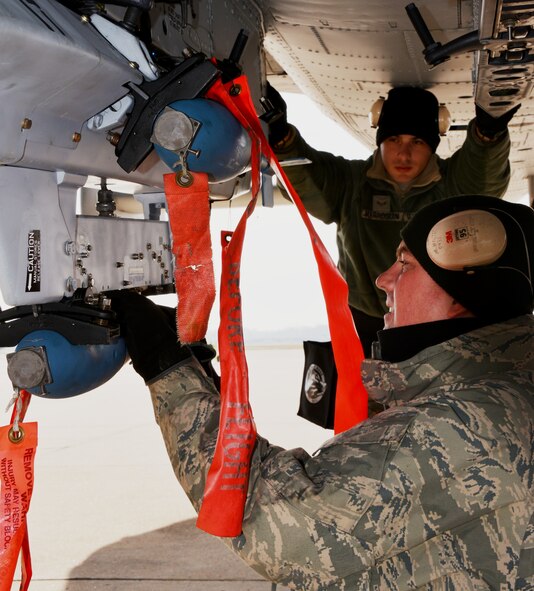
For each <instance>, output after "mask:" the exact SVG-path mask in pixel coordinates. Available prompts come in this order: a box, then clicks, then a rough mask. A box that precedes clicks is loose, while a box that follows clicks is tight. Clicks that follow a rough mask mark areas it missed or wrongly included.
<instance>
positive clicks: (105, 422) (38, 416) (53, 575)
mask: <svg viewBox="0 0 534 591" xmlns="http://www.w3.org/2000/svg"><path fill="white" fill-rule="evenodd" d="M303 360H304V356H303V353H302V345H297V346H285V347H256V348H255V347H249V348H248V349H247V361H248V367H249V375H250V391H251V403H252V407H253V410H254V416H255V421H256V425H257V428H258V432H259V433H260V434H262V435H263V436H265V437H267V438H268V439H269V440H270V441H272V442H273V443H276V444H278V445H282V446H284V447H304V448H305V449H306V450H307V451H309V452H310V453H312V452H313V451H314V450H315V449H316V448H317V447H318V446H319V445H320V444H321V443H322V442H323V441H325V440H326V439H328V438H329V437H331V435H332V432H331V431H326V430H324V429H321V428H319V427H316V426H314V425H312V424H311V423H307V422H306V421H304V420H303V419H301V418H300V417H297V416H296V411H297V408H298V397H299V392H300V386H301V381H302V367H303ZM1 363H2V364H3V365H1V366H0V386H1V387H2V390H1V392H2V393H3V394H2V395H3V398H4V400H5V403H7V401H8V400H9V399H10V397H11V384H10V382H9V380H8V378H7V373H6V371H5V358H4V357H3V356H2V360H1ZM0 403H1V402H0ZM9 416H10V415H9V414H8V413H5V414H4V416H3V417H2V421H1V424H7V422H8V420H9ZM26 420H27V421H37V422H38V425H39V444H38V448H37V453H36V458H35V486H34V492H33V497H32V501H31V506H30V510H29V513H28V529H29V538H30V548H31V554H32V565H33V577H32V582H31V584H30V591H126V590H128V591H171V590H172V591H272V589H273V586H272V584H271V583H270V582H269V581H265V580H264V579H261V578H260V577H259V575H257V574H256V573H255V572H254V571H253V570H252V569H250V568H249V567H248V566H247V565H245V564H244V563H243V562H242V561H241V560H240V559H239V558H237V557H236V556H235V555H234V554H233V553H232V552H231V551H230V550H229V549H228V548H227V547H226V546H225V545H224V544H223V543H222V542H221V541H220V540H219V539H217V538H214V537H212V536H210V535H208V534H206V533H204V532H202V531H200V530H198V529H197V528H196V527H195V513H194V511H193V509H192V507H191V504H190V503H189V500H188V499H187V498H186V496H185V494H184V493H183V492H182V490H181V488H180V486H179V484H178V483H177V481H176V480H175V477H174V473H173V471H172V468H171V465H170V462H169V459H168V457H167V453H166V451H165V448H164V445H163V440H162V438H161V435H160V432H159V428H158V427H157V425H156V423H155V420H154V415H153V410H152V406H151V403H150V397H149V394H148V390H147V388H146V387H145V385H144V383H143V381H142V380H141V378H139V376H137V374H135V372H134V371H133V369H132V368H131V366H126V367H124V368H123V369H122V370H121V371H120V372H119V373H118V374H117V375H116V376H115V377H114V378H113V379H112V380H110V381H109V382H108V383H107V384H105V385H104V386H101V387H100V388H98V389H96V390H94V391H92V392H88V393H86V394H83V395H81V396H78V397H75V398H69V399H62V400H47V399H42V398H38V397H35V396H34V397H33V398H32V400H31V403H30V406H29V409H28V412H27V415H26ZM19 580H20V569H19V568H18V567H17V571H16V577H15V580H14V582H13V585H12V591H18V589H19ZM277 591H285V588H282V587H280V586H278V587H277Z"/></svg>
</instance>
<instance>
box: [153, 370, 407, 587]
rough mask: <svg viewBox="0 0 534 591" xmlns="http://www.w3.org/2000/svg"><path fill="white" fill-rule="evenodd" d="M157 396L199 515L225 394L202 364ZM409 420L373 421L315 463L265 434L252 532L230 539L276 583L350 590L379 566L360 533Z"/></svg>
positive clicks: (179, 374) (257, 461) (256, 458)
mask: <svg viewBox="0 0 534 591" xmlns="http://www.w3.org/2000/svg"><path fill="white" fill-rule="evenodd" d="M150 390H151V395H152V400H153V404H154V410H155V414H156V419H157V421H158V423H159V426H160V428H161V431H162V434H163V437H164V440H165V444H166V446H167V451H168V454H169V456H170V459H171V462H172V465H173V468H174V471H175V473H176V476H177V478H178V480H179V481H180V483H181V485H182V487H183V488H184V490H185V492H186V494H187V495H188V496H189V498H190V499H191V501H192V503H193V505H194V507H195V508H196V509H197V510H198V508H199V506H200V501H201V498H202V494H203V490H204V484H205V479H206V475H207V472H208V469H209V465H210V462H211V459H212V457H213V453H214V449H215V443H216V439H217V428H218V416H219V396H218V393H217V392H216V390H215V388H214V387H213V385H212V384H211V382H210V381H209V380H208V378H207V377H206V376H205V374H204V373H203V371H202V369H201V368H200V367H199V366H198V365H197V364H196V363H195V362H187V363H184V364H181V365H180V366H178V367H176V368H175V369H174V370H173V371H172V372H170V373H168V374H167V375H166V376H164V377H163V378H162V379H161V380H159V381H157V382H156V383H154V384H152V385H151V386H150ZM402 416H403V418H402V419H401V420H399V417H398V416H396V415H394V417H395V418H391V417H390V419H388V418H387V417H385V416H384V417H383V418H382V420H381V421H376V422H368V423H367V426H366V427H361V428H360V429H358V432H357V434H354V433H353V434H352V435H351V437H344V436H343V435H342V436H338V437H336V438H335V439H334V440H332V443H330V444H326V445H325V446H323V447H322V448H321V449H320V450H319V452H317V454H316V455H315V456H314V457H311V456H310V455H309V454H308V453H307V452H305V451H304V450H302V449H299V448H298V449H293V450H284V449H282V448H280V447H276V446H273V445H270V444H269V442H268V441H267V440H265V439H264V438H262V437H258V440H257V444H256V448H255V451H254V454H253V457H252V462H251V472H250V481H249V491H248V497H247V505H246V507H245V515H244V522H243V533H242V534H241V535H240V536H238V537H236V538H233V539H231V540H226V542H227V543H228V544H230V545H231V546H233V549H234V550H235V551H236V552H237V553H238V554H239V555H240V556H241V558H242V559H244V560H245V562H247V563H248V564H249V565H250V566H251V567H252V568H254V569H255V570H256V571H257V572H259V573H260V574H262V575H263V576H265V577H266V578H268V579H270V580H273V581H277V582H280V583H282V584H285V585H288V586H293V587H294V586H297V587H298V588H307V589H323V588H325V589H326V586H328V585H334V586H336V588H339V589H342V588H344V587H343V586H341V581H342V579H343V578H344V577H345V576H346V575H347V574H348V573H350V572H355V571H356V572H359V571H362V570H365V569H366V565H367V564H368V563H369V561H371V560H372V549H370V548H368V547H366V544H365V543H364V542H362V541H361V540H358V539H357V538H355V537H354V536H353V535H352V531H353V529H354V528H355V526H356V524H357V523H358V522H359V521H360V519H362V517H363V516H364V515H365V514H366V511H367V510H368V508H369V506H370V504H371V502H372V500H373V499H374V498H375V497H376V495H377V493H378V491H379V489H380V482H381V479H382V475H383V471H384V469H385V466H386V465H387V462H388V460H389V459H390V456H391V454H392V452H393V450H394V449H395V448H396V447H397V444H398V441H399V440H400V438H401V436H402V434H403V433H404V432H405V430H406V428H407V425H408V423H409V422H410V420H411V416H410V414H409V413H403V414H402ZM369 443H373V444H376V445H369ZM373 535H374V534H373ZM337 585H339V586H337ZM323 586H324V587H323Z"/></svg>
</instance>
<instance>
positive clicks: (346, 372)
mask: <svg viewBox="0 0 534 591" xmlns="http://www.w3.org/2000/svg"><path fill="white" fill-rule="evenodd" d="M206 96H207V97H208V98H211V99H213V100H216V101H218V102H220V103H222V104H223V105H225V106H226V107H227V108H228V110H229V111H230V112H231V113H232V114H233V115H234V116H235V117H236V119H237V120H238V121H239V122H240V123H241V125H242V126H243V127H244V128H245V129H246V130H247V131H248V132H249V134H250V137H251V140H252V154H251V164H252V194H253V198H252V200H251V202H250V203H249V206H248V207H247V209H246V211H245V214H244V215H243V217H242V218H241V220H240V222H239V224H238V226H237V229H236V231H235V232H234V234H233V235H232V234H231V233H227V234H225V235H224V237H223V271H222V278H221V324H220V327H219V354H220V359H221V416H220V419H219V435H218V439H217V445H216V449H215V455H214V459H213V461H212V464H211V466H210V470H209V473H208V476H207V481H206V488H205V491H204V497H203V501H202V506H201V509H200V512H199V516H198V519H197V526H198V527H199V528H201V529H203V530H205V531H207V532H208V533H211V534H213V535H217V536H237V535H239V534H240V533H241V528H242V519H243V513H244V505H245V501H246V493H247V484H248V478H249V471H250V465H249V464H250V457H251V454H252V451H253V446H254V442H255V438H256V428H255V425H254V420H253V416H252V411H251V408H250V404H249V399H248V370H247V364H246V357H245V349H244V340H243V328H242V317H241V295H240V292H239V275H240V262H241V251H242V243H243V239H244V233H245V229H246V220H247V219H248V217H249V216H250V215H251V213H252V211H253V210H254V207H255V205H256V199H257V194H258V190H259V186H260V182H259V179H260V175H259V171H260V156H261V153H262V152H263V153H264V154H265V155H266V157H267V158H268V160H269V163H270V165H271V167H272V168H273V170H274V171H275V172H276V173H277V175H278V176H279V178H281V179H282V181H283V182H284V185H285V186H286V188H287V190H288V192H289V194H290V195H291V197H292V199H293V200H294V202H295V204H296V205H297V208H298V210H299V212H300V214H301V217H302V219H303V221H304V223H305V225H306V227H307V228H308V232H309V234H310V238H311V241H312V246H313V251H314V254H315V258H316V261H317V265H318V268H319V275H320V279H321V285H322V288H323V293H324V296H325V301H326V307H327V314H328V320H329V327H330V334H331V336H332V346H333V350H334V357H335V360H336V366H337V368H338V374H339V375H338V387H337V396H336V398H337V401H336V415H335V423H336V425H335V427H336V432H340V431H343V430H345V429H348V428H349V427H352V426H353V425H354V424H356V423H358V422H360V421H361V420H363V419H365V418H366V417H367V393H366V392H365V389H364V388H363V384H362V383H361V377H360V371H359V366H360V362H361V360H362V359H363V350H362V346H361V343H360V341H359V339H358V335H357V333H356V329H355V327H354V322H353V320H352V316H351V314H350V310H349V307H348V287H347V284H346V282H345V280H344V279H343V278H342V277H341V275H340V274H339V271H338V270H337V268H336V266H335V265H334V263H333V261H332V259H331V257H330V255H329V254H328V251H327V250H326V248H325V247H324V245H323V243H322V242H321V239H320V238H319V236H318V235H317V233H316V231H315V229H314V227H313V225H312V223H311V222H310V220H309V217H308V215H307V213H306V210H305V209H304V206H303V205H302V202H301V201H300V198H299V196H298V195H297V193H296V191H295V190H294V189H293V187H292V186H291V183H290V182H289V180H288V178H287V176H286V175H285V173H284V171H283V170H282V169H281V167H280V165H279V164H278V160H277V159H276V156H275V155H274V154H273V152H272V150H271V148H270V146H269V144H268V142H267V139H266V138H265V135H264V134H263V131H262V129H261V124H260V122H259V120H258V118H257V115H256V112H255V109H254V105H253V103H252V99H251V96H250V91H249V88H248V83H247V80H246V78H245V77H244V76H241V77H239V78H237V79H235V80H234V81H232V82H230V83H228V84H226V85H223V84H222V82H221V81H220V80H218V81H216V82H215V84H213V85H212V86H211V87H210V89H209V90H208V92H207V94H206ZM260 148H261V151H260ZM228 238H231V239H230V241H229V242H228V241H227V240H228Z"/></svg>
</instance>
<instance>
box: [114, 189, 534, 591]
mask: <svg viewBox="0 0 534 591" xmlns="http://www.w3.org/2000/svg"><path fill="white" fill-rule="evenodd" d="M466 199H467V198H465V197H463V198H455V199H451V200H449V202H448V203H447V204H445V205H439V206H436V205H433V206H429V208H426V210H428V211H430V212H431V213H432V212H434V213H435V211H436V209H437V207H439V208H442V209H443V208H444V209H445V212H446V211H447V208H451V211H455V209H454V207H456V206H458V207H459V205H458V204H460V205H461V207H460V209H463V210H470V208H472V207H476V208H479V209H484V207H485V208H486V210H487V211H494V212H497V209H498V210H499V212H498V213H499V216H500V219H501V220H502V221H503V223H504V224H505V226H506V228H505V230H506V232H507V243H506V246H505V248H504V251H502V249H501V250H499V252H497V254H496V255H495V257H496V258H495V257H493V258H494V259H495V260H494V261H493V262H488V261H486V263H485V264H484V265H483V267H481V268H480V269H479V268H478V267H469V269H467V270H465V269H462V270H459V271H451V270H448V267H446V266H445V267H443V268H441V269H434V268H433V266H432V265H434V263H433V262H428V261H426V260H425V258H424V256H423V254H421V252H420V249H421V248H423V247H424V244H425V240H426V236H427V234H428V231H427V230H425V227H426V226H429V227H431V226H432V225H433V224H434V221H433V220H432V219H431V218H429V217H428V216H427V214H426V213H425V210H423V211H422V212H420V213H419V214H417V219H414V222H413V223H412V224H417V225H416V226H415V228H416V229H417V230H418V232H415V233H414V232H413V228H414V226H413V225H412V224H409V225H408V226H407V228H406V229H405V230H406V231H405V232H404V233H403V238H404V241H403V242H402V243H401V245H402V244H406V245H407V247H408V249H409V253H408V254H402V255H400V254H398V260H397V261H396V262H395V263H394V265H393V266H392V267H391V268H390V269H389V270H388V271H387V272H385V273H383V274H382V275H381V276H380V277H379V278H378V279H377V283H378V284H379V285H380V286H381V288H382V289H384V290H385V291H386V293H387V298H388V302H389V303H388V305H389V306H390V312H389V313H388V315H386V327H387V329H386V330H385V331H383V333H384V335H388V334H389V335H397V338H399V339H401V341H400V344H399V343H397V345H396V346H397V348H400V349H402V348H404V347H405V345H406V346H407V347H408V348H410V347H412V346H413V343H410V342H409V340H410V339H411V340H412V341H413V340H417V339H420V340H421V343H423V342H424V344H420V346H419V349H418V350H416V351H415V352H414V353H413V352H410V357H409V358H406V357H404V358H402V359H400V360H393V361H392V360H391V359H389V360H386V359H388V357H390V356H391V354H389V353H387V351H385V352H384V354H383V355H382V358H381V359H376V360H365V361H364V362H363V366H362V377H363V381H364V385H365V387H366V389H367V391H368V393H369V396H370V398H371V399H372V400H373V401H375V402H376V403H379V404H382V405H384V409H385V410H383V411H382V412H380V413H379V414H377V415H375V416H373V417H372V418H370V419H368V420H366V421H364V422H362V423H360V424H359V425H356V426H355V427H353V428H352V429H349V430H348V431H346V432H344V433H342V434H340V435H337V436H336V437H334V438H332V439H331V440H330V441H328V442H326V443H325V444H324V445H323V446H322V447H321V448H320V449H319V450H318V451H317V452H316V453H315V454H313V455H312V456H310V455H309V454H308V453H306V452H305V451H304V450H302V449H292V450H285V449H282V448H280V447H277V446H274V445H271V444H270V443H269V442H268V441H267V440H265V439H264V438H262V437H258V439H257V442H256V446H255V449H254V453H253V456H252V460H251V466H250V478H249V486H248V495H247V500H246V506H245V514H244V519H243V530H242V533H241V535H239V536H237V537H235V538H232V539H226V543H227V544H228V545H229V546H231V547H232V549H233V550H234V551H235V552H236V553H237V554H238V555H239V556H240V557H241V558H242V559H243V560H244V561H245V562H246V563H247V564H249V565H250V566H251V567H252V568H254V569H255V570H256V571H257V572H258V573H260V574H261V575H263V576H264V577H266V578H267V579H269V580H271V581H276V582H278V583H281V584H283V585H285V586H288V587H290V588H292V589H298V590H301V591H305V590H306V591H308V590H309V591H334V590H335V591H349V590H350V591H364V590H365V591H384V590H389V591H401V590H403V591H404V590H425V591H453V590H454V591H475V590H476V591H482V590H485V591H488V590H491V591H504V590H506V591H519V590H521V591H523V590H532V589H534V495H533V494H532V490H533V481H534V467H533V458H532V456H533V450H534V317H533V316H532V313H531V312H532V306H533V295H532V266H533V264H534V212H533V211H532V210H530V209H529V208H527V207H526V206H519V205H515V204H509V203H506V202H502V201H501V200H498V199H495V198H474V199H471V201H466ZM488 200H489V201H488ZM492 202H496V203H499V204H501V205H498V206H495V208H497V209H495V208H494V206H493V205H492ZM442 203H445V202H442ZM449 203H450V205H449ZM518 208H519V209H518ZM501 210H502V211H501ZM518 212H519V214H520V215H519V216H518V215H517V214H518ZM449 213H450V212H449ZM438 214H439V215H438V217H437V218H436V219H440V217H443V215H442V214H441V213H440V211H438ZM501 214H502V215H501ZM514 216H515V217H514ZM447 219H448V218H447ZM410 228H411V229H410ZM419 233H421V234H422V239H419V238H418V234H419ZM477 236H478V234H477ZM477 248H478V246H477ZM415 253H417V258H416V257H415ZM405 256H406V259H405V260H404V258H401V257H405ZM515 260H517V261H518V262H517V263H515V262H514V261H515ZM420 261H423V262H420ZM455 262H457V261H455ZM443 264H444V265H446V263H443ZM443 269H446V270H445V271H444V270H443ZM487 272H489V273H490V275H491V276H492V277H493V276H496V277H498V278H499V279H500V281H499V282H498V283H497V284H496V285H495V286H494V288H493V290H492V292H491V294H487V295H486V296H484V294H483V293H481V292H480V289H481V286H482V288H484V286H486V283H485V279H484V278H485V277H486V276H487ZM443 273H444V275H443V277H442V275H440V274H443ZM479 273H480V276H479ZM425 274H426V276H427V280H431V281H436V280H439V282H440V283H439V284H438V283H436V285H437V287H438V289H440V290H441V292H440V294H441V295H440V294H438V293H437V292H436V295H435V297H434V300H433V301H429V306H428V308H429V309H431V308H433V307H434V306H435V304H436V301H442V302H446V303H447V305H450V306H451V309H459V307H461V306H465V304H464V303H463V302H464V301H465V302H469V305H470V306H471V307H472V309H473V311H472V312H469V315H468V317H459V318H455V319H448V318H444V319H443V320H440V319H439V317H438V318H437V319H436V320H434V321H429V322H421V323H420V324H417V323H414V324H413V325H410V323H409V322H407V321H405V320H403V319H402V316H403V314H408V315H410V314H420V315H421V314H422V315H424V314H427V313H428V311H427V310H426V309H422V310H419V309H416V310H415V311H413V310H410V309H409V308H407V309H404V308H403V306H402V303H401V300H402V299H403V298H404V299H406V298H408V299H409V296H410V294H409V293H407V290H405V293H404V294H403V293H402V289H403V288H402V282H405V281H407V282H409V281H410V277H409V276H410V275H412V276H413V277H415V278H416V279H417V278H418V277H419V278H421V277H423V276H424V275H425ZM504 279H506V280H504ZM395 281H400V283H397V284H396V285H393V284H394V283H395ZM463 281H468V282H469V283H468V285H469V286H470V290H469V293H468V294H464V293H463V292H464V287H463V286H462V282H463ZM404 285H406V283H404ZM442 286H443V287H442ZM424 289H425V288H424V287H421V290H424ZM477 290H478V291H479V293H478V295H479V296H480V297H481V299H482V300H483V301H484V302H486V301H492V298H500V300H501V303H502V304H503V307H501V308H500V309H499V310H498V311H493V310H491V311H490V312H489V313H490V314H494V315H495V317H496V318H499V320H498V321H496V322H494V321H492V320H491V318H488V317H486V314H487V310H486V308H485V307H484V305H483V304H481V305H480V306H479V305H478V304H477V301H476V300H473V299H472V298H473V292H477ZM482 291H484V290H483V289H482ZM450 292H452V294H451V293H450ZM130 295H131V294H130ZM415 295H416V296H417V294H415ZM137 298H138V299H139V300H141V301H142V303H141V304H138V302H137V300H135V298H131V297H125V296H124V295H123V294H122V292H120V294H119V295H118V296H117V298H116V299H115V300H112V303H113V305H114V309H115V310H116V311H117V314H118V315H119V319H120V321H121V327H123V328H124V334H125V338H126V343H127V345H128V350H129V352H130V355H131V356H132V361H133V364H134V368H135V369H136V370H137V371H138V372H139V373H140V374H141V375H142V376H143V377H144V379H145V381H146V383H147V384H148V385H149V388H150V392H151V396H152V400H153V405H154V410H155V416H156V420H157V421H158V423H159V425H160V428H161V431H162V434H163V437H164V440H165V444H166V446H167V451H168V454H169V457H170V459H171V462H172V465H173V467H174V470H175V473H176V476H177V478H178V480H179V481H180V483H181V485H182V487H183V488H184V490H185V491H186V493H187V495H188V496H189V498H190V499H191V501H192V503H193V505H194V507H195V508H196V509H197V510H198V509H199V508H200V504H201V501H202V496H203V493H204V488H205V484H206V477H207V473H208V470H209V467H210V463H211V461H212V458H213V455H214V451H215V445H216V440H217V435H218V428H219V413H220V398H219V394H218V391H217V388H216V387H215V385H214V382H213V381H212V380H211V379H210V378H208V377H207V375H206V373H205V370H204V368H203V366H202V365H201V364H200V363H199V361H197V359H196V358H195V357H193V356H191V350H189V349H188V348H186V347H181V346H176V334H175V333H172V331H170V330H167V328H166V322H167V321H166V320H165V319H163V317H162V316H161V317H158V314H159V311H158V310H157V308H158V306H156V305H155V304H153V303H152V302H149V301H148V300H146V299H145V298H142V297H141V296H137ZM451 300H452V301H451ZM136 308H138V309H137V310H136ZM463 309H464V310H465V307H464V308H463ZM467 311H469V310H467ZM439 313H441V312H439ZM507 315H508V316H510V315H511V316H510V317H509V318H507V319H505V318H504V317H506V316H507ZM514 315H515V316H514ZM158 318H159V319H158ZM147 326H149V327H150V329H149V331H148V332H144V331H145V328H146V327H147ZM473 326H474V327H475V328H474V329H473V330H471V329H472V328H473ZM450 327H452V330H453V336H451V337H450V338H444V339H443V338H441V337H440V334H442V333H441V331H442V330H444V329H446V330H450ZM468 327H469V328H468ZM165 333H169V334H168V336H165ZM443 334H444V333H443ZM404 337H405V338H407V341H406V342H404V341H402V338H404ZM429 339H430V341H429ZM393 341H394V342H395V339H393ZM381 342H382V344H383V345H384V349H387V347H385V345H386V344H387V341H386V339H384V340H383V341H381ZM158 351H159V352H160V353H157V352H158ZM412 353H413V354H412Z"/></svg>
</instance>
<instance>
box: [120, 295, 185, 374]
mask: <svg viewBox="0 0 534 591" xmlns="http://www.w3.org/2000/svg"><path fill="white" fill-rule="evenodd" d="M108 297H109V298H111V309H112V310H113V311H114V312H115V314H116V315H117V320H118V322H119V324H120V328H121V336H123V337H124V340H125V341H126V348H127V349H128V354H129V355H130V359H131V360H132V364H133V366H134V369H135V371H136V372H137V373H138V374H139V375H140V376H141V377H142V378H143V379H144V380H145V382H146V383H148V382H150V381H152V380H154V378H156V377H158V376H159V375H160V374H161V373H163V372H164V371H165V370H167V369H169V368H170V367H172V366H173V365H176V364H177V363H179V362H180V361H184V360H185V359H187V358H190V357H191V356H192V353H191V349H190V348H189V347H186V346H183V345H181V344H180V341H179V340H178V337H177V335H176V310H175V309H174V308H168V307H165V306H158V305H157V304H155V303H154V302H152V301H151V300H149V299H148V298H146V297H145V296H142V295H140V294H138V293H136V292H133V291H130V290H119V291H113V292H110V293H109V294H108Z"/></svg>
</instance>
